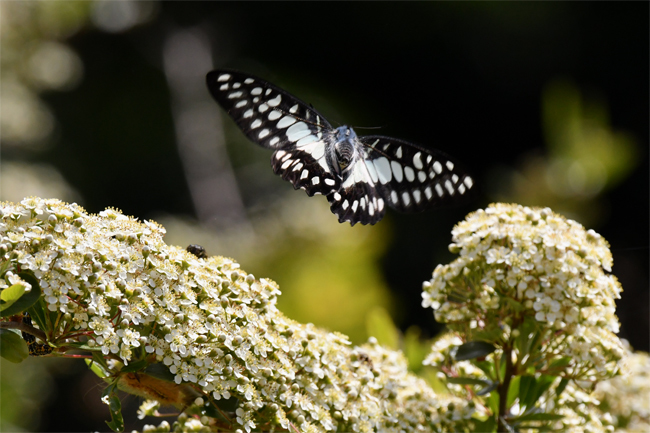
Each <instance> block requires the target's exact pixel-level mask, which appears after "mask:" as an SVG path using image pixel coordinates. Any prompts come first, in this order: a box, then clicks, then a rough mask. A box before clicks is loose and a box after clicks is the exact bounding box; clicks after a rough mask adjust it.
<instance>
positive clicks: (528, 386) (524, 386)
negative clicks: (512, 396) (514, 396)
mask: <svg viewBox="0 0 650 433" xmlns="http://www.w3.org/2000/svg"><path fill="white" fill-rule="evenodd" d="M536 387H537V380H536V379H535V376H529V375H525V376H521V381H520V382H519V402H520V404H521V406H522V407H526V408H530V407H532V406H533V405H534V403H535V399H534V395H535V388H536Z"/></svg>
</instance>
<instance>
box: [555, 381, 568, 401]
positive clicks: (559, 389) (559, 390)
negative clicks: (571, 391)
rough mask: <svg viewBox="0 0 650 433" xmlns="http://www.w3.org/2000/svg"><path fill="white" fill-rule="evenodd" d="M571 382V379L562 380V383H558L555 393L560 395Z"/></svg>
mask: <svg viewBox="0 0 650 433" xmlns="http://www.w3.org/2000/svg"><path fill="white" fill-rule="evenodd" d="M568 384H569V379H564V378H562V380H560V383H559V384H558V385H557V388H555V395H556V396H558V397H559V396H560V394H562V392H563V391H564V388H566V386H567V385H568Z"/></svg>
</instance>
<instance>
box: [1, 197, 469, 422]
mask: <svg viewBox="0 0 650 433" xmlns="http://www.w3.org/2000/svg"><path fill="white" fill-rule="evenodd" d="M164 233H165V231H164V229H163V228H162V227H161V226H159V225H157V224H156V223H154V222H138V221H136V220H135V219H133V218H130V217H127V216H124V215H123V214H121V213H120V212H119V211H117V210H112V209H108V210H105V211H103V212H101V213H100V214H99V215H88V214H87V213H86V212H85V211H84V209H82V208H81V207H79V206H77V205H75V204H72V205H67V204H64V203H62V202H60V201H58V200H43V199H38V198H30V199H25V200H23V201H22V202H21V203H20V204H12V203H2V204H1V205H0V238H1V239H0V261H1V262H6V261H7V260H9V261H11V263H12V265H13V266H14V268H15V269H20V270H21V271H29V272H31V273H33V275H34V276H35V277H36V279H37V280H38V282H39V285H40V287H41V289H42V291H43V295H42V299H43V301H44V303H45V304H44V305H45V306H46V308H47V309H48V310H49V311H50V312H51V315H55V316H56V315H58V316H57V319H56V320H55V321H54V322H53V326H52V328H51V329H44V330H43V331H45V333H46V334H47V336H48V342H49V343H50V344H51V345H52V346H54V348H55V349H54V353H57V352H62V351H65V349H66V347H68V348H69V347H72V346H74V345H75V344H76V345H77V346H76V347H79V346H80V345H81V344H82V343H83V347H85V348H86V349H88V350H92V351H96V352H98V353H101V354H103V356H105V357H106V358H109V359H111V360H112V361H111V362H110V363H109V364H108V365H109V369H111V368H112V366H116V365H122V364H124V365H136V366H137V365H139V364H137V363H138V362H142V361H143V360H146V361H147V362H148V363H151V362H156V363H158V364H162V365H164V366H167V368H168V370H169V372H171V374H172V375H173V377H174V381H175V382H176V384H179V385H183V386H190V387H191V388H192V389H194V390H195V391H196V392H197V393H198V394H199V395H202V396H203V397H204V398H205V399H206V401H208V400H210V401H213V402H216V404H217V405H218V404H219V401H220V400H223V399H225V400H228V401H231V402H232V401H235V404H236V408H234V409H233V410H232V415H231V418H230V420H229V421H227V422H229V423H231V427H232V429H233V430H237V429H239V430H241V431H244V430H245V431H247V432H250V431H252V430H270V429H272V428H275V427H281V428H283V429H286V430H289V429H294V428H297V429H299V430H300V431H335V430H338V431H355V432H356V431H377V430H379V431H396V432H397V431H433V430H436V431H444V430H447V431H454V430H457V428H458V425H457V423H460V422H461V421H462V422H463V424H462V425H467V422H468V421H467V418H469V417H470V416H471V414H472V412H473V406H472V405H471V403H467V402H466V401H464V400H461V399H457V398H454V397H444V398H441V397H439V396H436V395H435V394H434V393H433V391H432V390H431V389H430V388H429V387H428V386H427V385H426V384H425V382H423V381H422V380H420V379H418V378H416V377H415V376H413V375H411V374H410V373H408V372H407V368H406V362H405V361H404V359H403V358H402V357H401V355H399V354H397V353H395V352H391V351H388V350H385V349H382V348H381V347H380V346H378V345H377V344H376V343H375V342H374V341H371V342H370V343H368V344H367V345H365V346H363V347H357V348H353V347H351V346H350V343H349V341H348V340H347V338H346V337H345V336H343V335H341V334H337V333H329V332H325V331H323V330H321V329H318V328H316V327H315V326H313V325H311V324H308V325H303V324H300V323H297V322H295V321H292V320H290V319H288V318H286V317H285V316H284V315H282V314H281V313H280V312H279V311H278V309H277V308H276V297H277V295H278V294H279V293H280V291H279V290H278V287H277V285H276V284H275V283H274V282H272V281H270V280H266V279H256V278H254V277H253V275H250V274H247V273H245V272H244V271H242V270H241V269H239V265H238V264H237V263H235V262H234V261H232V260H230V259H226V258H223V257H216V256H215V257H210V258H208V259H199V258H197V257H196V256H194V255H192V254H190V253H188V252H186V251H185V250H183V249H181V248H178V247H171V246H167V245H165V243H164V242H163V235H164ZM52 317H54V316H52ZM80 338H81V340H82V343H79V339H80ZM116 361H120V362H116ZM113 373H115V372H113ZM129 374H131V373H129ZM120 377H123V378H128V374H125V375H122V376H120ZM145 379H146V376H144V375H143V376H141V377H140V376H139V377H136V378H135V379H134V381H133V382H134V383H135V384H136V386H137V384H138V383H140V384H142V383H143V382H142V381H144V380H145ZM124 380H126V379H124ZM124 380H123V381H124ZM172 385H173V383H172ZM151 410H154V406H151V405H150V406H148V407H146V408H143V410H142V413H143V414H144V413H147V412H149V411H151ZM204 418H205V417H203V418H201V419H200V420H199V419H197V418H195V417H189V418H188V420H187V422H189V423H191V424H192V426H189V425H187V426H186V427H187V429H188V430H189V429H190V427H192V428H191V429H196V430H197V431H198V430H201V429H203V428H204V427H205V426H206V425H210V423H211V422H215V420H214V419H212V420H210V419H207V418H205V419H204ZM162 428H166V427H165V426H162Z"/></svg>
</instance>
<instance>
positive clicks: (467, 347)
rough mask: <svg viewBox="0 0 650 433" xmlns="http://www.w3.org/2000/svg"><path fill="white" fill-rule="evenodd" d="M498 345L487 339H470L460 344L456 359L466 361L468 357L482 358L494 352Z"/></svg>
mask: <svg viewBox="0 0 650 433" xmlns="http://www.w3.org/2000/svg"><path fill="white" fill-rule="evenodd" d="M495 350H496V347H494V345H492V344H490V343H487V342H485V341H470V342H468V343H465V344H462V345H460V346H458V349H457V350H456V354H455V355H454V359H455V360H456V361H465V360H467V359H474V358H482V357H484V356H487V355H489V354H490V353H492V352H494V351H495Z"/></svg>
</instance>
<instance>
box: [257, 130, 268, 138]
mask: <svg viewBox="0 0 650 433" xmlns="http://www.w3.org/2000/svg"><path fill="white" fill-rule="evenodd" d="M270 132H271V131H269V130H268V129H266V128H264V129H262V130H261V131H260V133H259V134H258V135H257V136H258V137H259V138H264V137H266V136H267V135H269V133H270Z"/></svg>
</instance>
